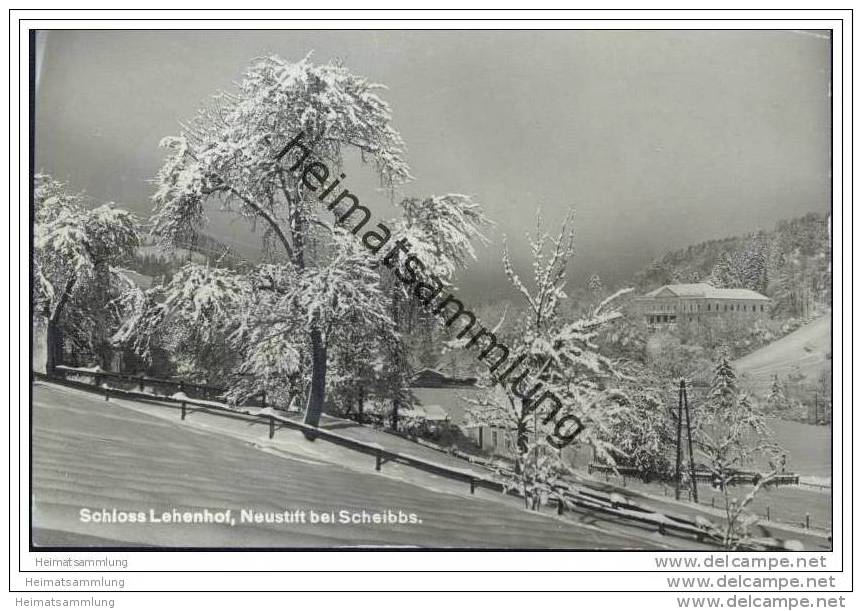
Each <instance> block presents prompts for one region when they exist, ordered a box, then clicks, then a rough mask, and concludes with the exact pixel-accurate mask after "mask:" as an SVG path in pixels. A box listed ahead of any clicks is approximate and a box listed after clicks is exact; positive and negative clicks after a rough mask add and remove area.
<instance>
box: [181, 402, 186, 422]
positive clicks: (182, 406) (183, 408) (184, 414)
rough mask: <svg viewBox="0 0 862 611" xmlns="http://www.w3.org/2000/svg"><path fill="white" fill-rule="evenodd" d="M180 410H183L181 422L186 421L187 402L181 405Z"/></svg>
mask: <svg viewBox="0 0 862 611" xmlns="http://www.w3.org/2000/svg"><path fill="white" fill-rule="evenodd" d="M180 410H181V411H180V420H185V419H186V402H185V401H183V402H182V403H180Z"/></svg>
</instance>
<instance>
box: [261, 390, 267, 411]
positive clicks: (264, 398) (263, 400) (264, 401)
mask: <svg viewBox="0 0 862 611" xmlns="http://www.w3.org/2000/svg"><path fill="white" fill-rule="evenodd" d="M260 403H261V407H266V391H265V390H262V391H261V392H260Z"/></svg>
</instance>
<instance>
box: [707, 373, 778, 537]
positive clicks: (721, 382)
mask: <svg viewBox="0 0 862 611" xmlns="http://www.w3.org/2000/svg"><path fill="white" fill-rule="evenodd" d="M735 378H736V375H735V373H734V371H733V367H732V366H731V365H730V364H729V363H728V362H727V360H726V359H722V360H721V362H719V363H718V365H717V366H716V370H715V375H714V377H713V382H712V386H711V389H710V395H709V400H708V401H707V402H706V405H705V406H704V408H703V409H701V410H698V411H697V413H696V414H695V418H694V422H693V432H694V435H693V437H694V444H695V448H696V452H697V453H699V455H700V456H701V457H702V458H703V459H704V461H705V465H706V467H707V469H709V471H710V473H711V475H712V478H713V483H714V485H715V486H716V487H717V488H718V489H719V490H720V492H721V493H722V496H723V498H724V511H725V526H724V530H723V532H722V536H723V540H724V544H725V546H726V547H728V548H735V547H736V546H738V545H739V544H740V543H741V542H743V541H744V540H745V538H746V537H747V536H748V534H749V533H748V529H749V528H750V527H751V526H752V525H753V524H754V523H755V522H756V521H757V517H756V516H755V515H753V514H750V513H749V512H747V510H746V508H747V507H748V505H749V504H750V503H751V502H752V501H753V500H754V498H755V496H756V495H757V493H758V492H759V491H760V490H761V489H763V488H764V487H766V486H768V485H770V483H772V482H773V481H774V479H775V476H776V475H777V474H778V473H779V471H780V469H781V468H782V462H783V460H784V459H785V458H786V457H785V456H784V455H783V453H782V451H781V448H780V447H779V446H778V445H777V444H776V443H775V442H774V441H773V439H772V433H771V431H770V430H769V428H768V427H767V424H766V419H765V417H764V416H763V414H761V413H760V411H759V410H758V409H757V408H756V406H755V405H754V404H753V403H752V401H751V399H750V398H749V397H748V396H747V395H745V394H744V393H741V392H740V391H739V390H738V389H737V388H736V384H735ZM764 461H765V462H766V463H767V464H769V467H770V468H769V470H768V471H767V472H765V473H759V474H758V476H757V478H756V482H755V485H754V486H753V488H752V489H751V490H750V491H749V492H748V493H747V494H746V495H745V497H743V499H742V500H739V499H737V498H736V497H734V496H733V493H732V486H733V485H734V478H735V477H736V475H737V474H738V473H739V472H740V471H741V470H743V469H749V470H750V469H757V468H758V464H761V463H762V462H764Z"/></svg>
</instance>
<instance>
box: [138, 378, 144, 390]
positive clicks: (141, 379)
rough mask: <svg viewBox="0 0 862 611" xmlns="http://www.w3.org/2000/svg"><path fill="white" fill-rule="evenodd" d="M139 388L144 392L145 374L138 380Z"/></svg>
mask: <svg viewBox="0 0 862 611" xmlns="http://www.w3.org/2000/svg"><path fill="white" fill-rule="evenodd" d="M138 390H140V391H141V392H144V376H141V378H140V380H139V381H138Z"/></svg>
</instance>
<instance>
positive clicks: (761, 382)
mask: <svg viewBox="0 0 862 611" xmlns="http://www.w3.org/2000/svg"><path fill="white" fill-rule="evenodd" d="M831 324H832V322H831V319H830V317H829V316H828V315H827V316H822V317H820V318H818V319H816V320H814V321H813V322H810V323H808V324H807V325H805V326H803V327H801V328H799V329H797V330H796V331H794V332H793V333H791V334H789V335H786V336H784V337H782V338H781V339H779V340H777V341H775V342H772V343H771V344H769V345H767V346H764V347H763V348H760V349H759V350H755V351H754V352H752V353H751V354H748V355H746V356H744V357H742V358H741V359H739V360H737V361H736V362H735V363H734V366H735V367H736V370H737V371H738V372H739V373H740V374H741V375H743V376H744V377H745V378H746V379H747V382H748V383H749V384H751V387H752V388H753V389H755V391H759V392H765V389H768V387H769V383H770V380H771V379H772V376H774V375H778V376H779V377H781V378H784V377H786V376H787V375H788V374H791V373H793V372H794V371H795V369H796V368H797V367H798V368H799V372H800V373H801V374H803V375H804V376H805V378H806V379H807V380H816V379H817V376H818V375H820V373H821V372H822V371H823V370H825V369H828V368H830V367H831V366H832V361H831V358H832V345H831V342H832V327H831Z"/></svg>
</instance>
